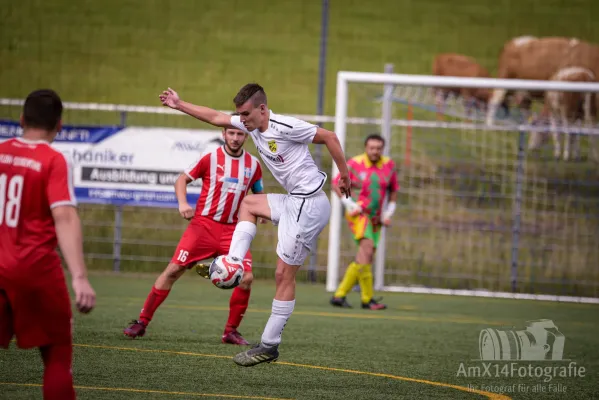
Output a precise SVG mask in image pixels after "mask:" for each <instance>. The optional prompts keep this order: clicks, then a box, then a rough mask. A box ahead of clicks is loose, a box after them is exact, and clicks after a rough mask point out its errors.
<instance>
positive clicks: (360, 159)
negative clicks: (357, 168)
mask: <svg viewBox="0 0 599 400" xmlns="http://www.w3.org/2000/svg"><path fill="white" fill-rule="evenodd" d="M365 160H366V153H362V154H358V155H357V156H353V157H352V158H350V159H349V160H347V163H348V164H349V165H362V164H364V162H365Z"/></svg>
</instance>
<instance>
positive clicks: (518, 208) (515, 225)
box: [510, 130, 526, 292]
mask: <svg viewBox="0 0 599 400" xmlns="http://www.w3.org/2000/svg"><path fill="white" fill-rule="evenodd" d="M525 146H526V132H524V131H522V130H521V131H520V132H519V135H518V157H517V164H516V192H515V195H514V210H513V211H514V212H513V213H514V220H513V222H512V263H511V264H512V267H511V273H510V280H511V283H512V292H516V290H517V286H518V282H517V279H518V252H519V249H520V224H521V213H522V181H523V179H524V157H525V153H524V148H525Z"/></svg>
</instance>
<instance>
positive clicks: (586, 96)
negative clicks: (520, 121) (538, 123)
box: [528, 66, 599, 161]
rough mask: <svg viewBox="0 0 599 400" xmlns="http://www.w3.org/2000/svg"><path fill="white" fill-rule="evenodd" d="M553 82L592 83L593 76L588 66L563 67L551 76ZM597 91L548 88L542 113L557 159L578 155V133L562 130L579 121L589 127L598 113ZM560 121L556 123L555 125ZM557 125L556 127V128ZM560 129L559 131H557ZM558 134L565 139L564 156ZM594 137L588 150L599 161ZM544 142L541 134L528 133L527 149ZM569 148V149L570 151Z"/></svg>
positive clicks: (576, 156) (576, 157) (593, 80)
mask: <svg viewBox="0 0 599 400" xmlns="http://www.w3.org/2000/svg"><path fill="white" fill-rule="evenodd" d="M550 80H552V81H562V82H595V81H596V75H595V74H594V73H593V71H591V70H590V69H588V68H583V67H576V66H571V67H565V68H561V69H560V70H558V71H557V72H556V73H555V74H554V75H553V76H552V77H551V78H550ZM598 97H599V94H593V93H584V92H563V91H547V92H546V93H545V104H544V109H543V112H542V114H543V115H544V116H548V118H549V122H550V126H551V136H552V137H553V150H554V156H555V159H556V160H559V159H560V158H563V160H564V161H568V160H569V159H570V156H571V155H572V158H573V159H578V158H579V155H580V154H579V151H580V136H579V135H578V134H575V133H566V132H563V131H565V130H567V129H568V127H569V126H571V125H572V124H574V123H576V122H577V121H580V120H582V121H583V123H584V125H585V127H587V128H590V127H592V125H593V121H594V120H595V118H596V116H597V109H596V107H597V104H596V102H597V98H598ZM558 122H559V124H558ZM558 125H559V127H558ZM560 131H562V132H561V133H560ZM561 137H563V138H564V145H563V155H562V145H561ZM595 142H596V139H595V137H593V139H591V145H590V150H591V153H592V157H593V158H594V159H595V160H597V161H599V154H598V153H597V150H598V149H597V144H596V143H595ZM542 143H543V133H541V132H532V133H531V135H530V140H529V145H528V149H529V150H535V149H537V148H539V147H540V145H541V144H542ZM571 148H572V151H571Z"/></svg>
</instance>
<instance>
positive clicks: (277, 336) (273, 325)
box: [262, 299, 295, 347]
mask: <svg viewBox="0 0 599 400" xmlns="http://www.w3.org/2000/svg"><path fill="white" fill-rule="evenodd" d="M294 307H295V300H291V301H281V300H276V299H275V300H273V301H272V312H271V314H270V318H269V319H268V322H267V323H266V326H265V327H264V332H263V333H262V344H263V345H264V346H266V347H274V346H277V345H278V344H279V343H281V335H282V334H283V328H285V325H286V324H287V320H288V319H289V317H290V316H291V313H292V312H293V309H294Z"/></svg>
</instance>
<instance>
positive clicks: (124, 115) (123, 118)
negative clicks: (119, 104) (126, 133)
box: [121, 111, 127, 126]
mask: <svg viewBox="0 0 599 400" xmlns="http://www.w3.org/2000/svg"><path fill="white" fill-rule="evenodd" d="M121 126H127V111H121Z"/></svg>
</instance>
